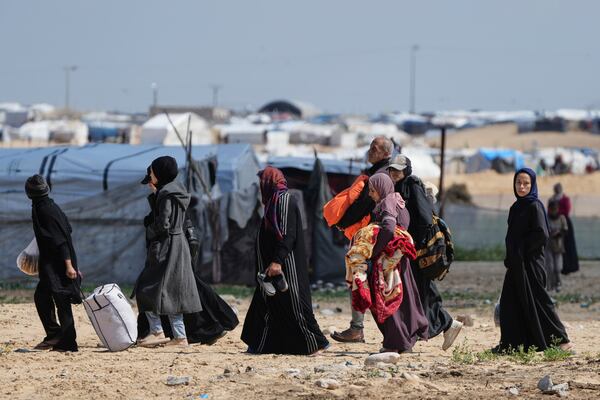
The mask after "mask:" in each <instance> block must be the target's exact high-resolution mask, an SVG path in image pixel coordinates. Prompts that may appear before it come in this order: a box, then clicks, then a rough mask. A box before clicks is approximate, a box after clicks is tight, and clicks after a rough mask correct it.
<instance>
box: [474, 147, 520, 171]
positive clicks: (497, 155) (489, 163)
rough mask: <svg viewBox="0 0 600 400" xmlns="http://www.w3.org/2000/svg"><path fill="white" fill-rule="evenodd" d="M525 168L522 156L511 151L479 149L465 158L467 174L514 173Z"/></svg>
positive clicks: (515, 151)
mask: <svg viewBox="0 0 600 400" xmlns="http://www.w3.org/2000/svg"><path fill="white" fill-rule="evenodd" d="M524 166H525V161H524V159H523V154H522V153H521V152H520V151H517V150H511V149H479V150H478V151H477V153H475V154H474V155H472V156H470V157H469V158H467V162H466V172H467V173H468V174H471V173H474V172H479V171H486V170H489V169H493V170H495V171H496V172H499V173H509V172H514V171H516V170H518V169H520V168H523V167H524Z"/></svg>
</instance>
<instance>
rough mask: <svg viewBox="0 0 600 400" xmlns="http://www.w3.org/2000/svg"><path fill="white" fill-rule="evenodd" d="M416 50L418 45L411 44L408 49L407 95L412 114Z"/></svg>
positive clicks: (415, 75) (413, 110)
mask: <svg viewBox="0 0 600 400" xmlns="http://www.w3.org/2000/svg"><path fill="white" fill-rule="evenodd" d="M417 50H419V45H417V44H413V45H412V46H411V48H410V93H409V99H408V100H409V111H410V113H411V114H414V113H415V111H416V109H415V90H416V79H417Z"/></svg>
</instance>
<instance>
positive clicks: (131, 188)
mask: <svg viewBox="0 0 600 400" xmlns="http://www.w3.org/2000/svg"><path fill="white" fill-rule="evenodd" d="M215 150H216V149H215V148H213V147H209V148H205V147H195V148H194V149H193V151H192V154H193V157H194V159H195V162H196V165H197V167H198V169H199V170H200V173H201V176H202V180H203V181H204V182H205V183H206V184H208V183H207V182H209V163H210V162H213V161H212V160H214V158H215V157H216V151H215ZM162 155H171V156H173V157H175V158H176V159H177V161H178V163H179V164H180V167H183V166H184V165H185V151H184V150H183V149H181V148H175V147H164V146H129V145H109V144H103V145H89V146H85V147H79V148H74V147H52V148H40V149H6V150H0V188H1V189H0V252H1V253H2V254H3V255H4V257H2V259H1V260H0V279H2V280H10V279H22V278H24V275H23V274H22V273H21V272H20V271H18V269H17V268H16V266H15V259H16V257H17V255H18V253H19V252H20V251H21V250H22V249H23V248H24V247H25V246H26V245H27V243H29V241H30V240H31V238H32V237H33V230H32V224H31V202H30V201H29V199H27V197H26V196H25V192H24V183H25V180H26V179H27V177H29V176H31V175H33V174H36V173H41V174H43V175H44V176H45V177H46V179H47V180H48V181H49V183H50V184H51V186H52V193H51V196H52V197H53V198H54V200H55V201H56V202H57V203H58V204H59V205H60V206H61V208H62V209H63V211H64V212H65V213H66V214H67V216H68V217H69V220H70V222H71V225H72V226H73V229H74V231H73V241H74V245H75V249H76V251H77V256H78V261H79V266H80V268H81V270H82V271H83V274H84V279H86V280H87V281H88V282H100V283H102V282H104V283H105V282H108V281H116V282H120V283H133V282H134V281H135V279H136V278H137V276H138V274H139V271H140V270H141V268H142V267H143V265H144V259H145V233H144V227H143V224H142V219H143V217H144V216H145V215H146V214H147V213H148V211H149V208H148V203H147V201H146V197H147V195H148V193H149V190H148V188H147V187H146V186H144V185H141V184H140V180H141V179H142V178H143V176H144V175H145V173H146V167H147V166H148V165H149V164H150V163H151V161H152V160H153V159H154V158H156V157H159V156H162ZM182 175H183V174H180V179H182V178H183V176H182ZM195 186H196V189H195V190H193V194H194V195H196V196H198V197H202V195H203V193H204V189H203V188H202V186H201V185H195ZM200 207H202V206H200Z"/></svg>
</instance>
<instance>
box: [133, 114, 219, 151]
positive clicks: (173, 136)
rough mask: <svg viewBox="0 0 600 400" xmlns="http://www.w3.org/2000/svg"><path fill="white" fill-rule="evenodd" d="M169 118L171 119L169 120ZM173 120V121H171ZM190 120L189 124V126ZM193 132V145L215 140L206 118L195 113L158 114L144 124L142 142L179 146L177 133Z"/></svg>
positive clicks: (211, 142)
mask: <svg viewBox="0 0 600 400" xmlns="http://www.w3.org/2000/svg"><path fill="white" fill-rule="evenodd" d="M169 118H170V119H171V121H169ZM171 122H172V123H171ZM188 122H189V126H188ZM188 128H189V131H190V132H192V145H201V144H213V143H215V140H214V138H213V134H212V132H211V130H210V128H209V126H208V123H207V122H206V120H205V119H204V118H202V117H200V116H199V115H198V114H195V113H181V114H169V115H168V116H167V114H157V115H155V116H154V117H152V118H150V119H149V120H148V121H146V122H145V123H144V124H143V125H142V133H141V135H140V143H141V144H164V145H167V146H179V145H180V144H181V141H180V140H179V138H178V136H177V133H179V134H180V135H182V136H183V138H184V140H185V137H186V132H188Z"/></svg>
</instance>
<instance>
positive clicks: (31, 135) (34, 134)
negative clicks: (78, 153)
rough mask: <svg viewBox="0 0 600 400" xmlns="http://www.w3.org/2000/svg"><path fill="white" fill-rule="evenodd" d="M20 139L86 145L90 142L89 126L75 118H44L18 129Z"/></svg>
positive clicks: (17, 134)
mask: <svg viewBox="0 0 600 400" xmlns="http://www.w3.org/2000/svg"><path fill="white" fill-rule="evenodd" d="M16 132H17V133H16V136H17V138H18V139H22V140H30V141H44V142H48V141H55V142H60V143H71V144H76V145H79V146H81V145H84V144H86V143H87V142H88V127H87V125H86V124H84V123H83V122H81V121H75V120H58V121H51V120H44V121H33V122H28V123H26V124H24V125H23V126H21V127H20V128H19V129H18V131H16Z"/></svg>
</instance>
